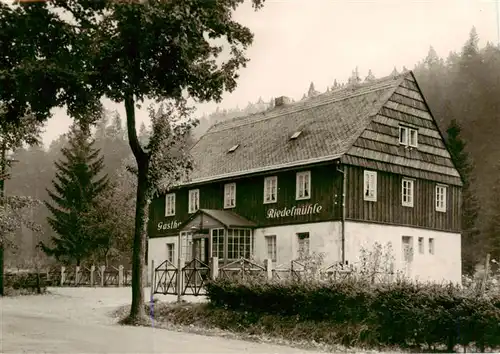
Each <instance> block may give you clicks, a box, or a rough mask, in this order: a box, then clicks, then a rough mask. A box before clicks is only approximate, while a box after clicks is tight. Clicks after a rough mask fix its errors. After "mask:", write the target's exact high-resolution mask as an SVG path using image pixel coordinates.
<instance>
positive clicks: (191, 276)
mask: <svg viewBox="0 0 500 354" xmlns="http://www.w3.org/2000/svg"><path fill="white" fill-rule="evenodd" d="M179 275H180V276H181V278H182V279H181V280H182V286H181V295H194V296H202V295H205V285H206V284H207V282H208V280H209V279H210V266H209V265H208V264H206V263H204V262H202V261H200V260H199V259H197V258H195V259H193V260H191V261H190V262H189V263H187V264H186V265H185V266H184V267H183V268H181V271H180V274H179V269H178V267H177V266H175V265H174V264H173V263H172V262H170V261H168V260H165V261H163V263H161V264H160V265H159V266H158V267H156V268H155V269H154V275H153V276H154V277H153V284H152V287H153V294H163V295H178V288H177V281H178V277H179Z"/></svg>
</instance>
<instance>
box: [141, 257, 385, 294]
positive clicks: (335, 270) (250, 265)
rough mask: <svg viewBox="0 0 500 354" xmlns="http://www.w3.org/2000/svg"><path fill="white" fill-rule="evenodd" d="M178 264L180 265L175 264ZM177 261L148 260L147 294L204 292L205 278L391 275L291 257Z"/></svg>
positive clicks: (377, 278)
mask: <svg viewBox="0 0 500 354" xmlns="http://www.w3.org/2000/svg"><path fill="white" fill-rule="evenodd" d="M178 264H182V265H184V266H183V267H180V268H179V267H178ZM178 264H177V265H176V264H174V263H172V262H169V261H163V262H162V263H161V264H160V265H159V266H157V267H155V264H154V261H153V262H152V263H151V274H150V275H151V279H150V282H151V284H153V286H151V296H153V295H154V294H163V295H167V294H170V295H177V296H179V297H180V296H182V295H194V296H199V295H205V289H204V287H205V285H206V282H207V280H209V279H217V278H222V279H228V280H237V279H250V278H252V279H259V278H260V279H268V280H275V281H284V280H294V281H304V280H312V279H315V280H320V281H332V280H333V281H335V280H339V281H340V280H346V279H350V278H351V279H354V278H356V279H360V278H363V279H365V280H368V281H370V282H372V283H374V282H385V281H391V280H393V278H394V274H392V273H391V274H389V273H381V272H375V271H372V272H370V271H368V270H356V269H355V267H353V266H348V265H342V264H339V263H335V264H332V265H330V266H328V267H322V268H319V267H318V268H317V269H314V268H311V267H309V266H308V265H307V264H306V262H302V261H300V260H292V261H291V262H290V263H288V264H284V265H278V266H273V263H272V262H271V260H268V259H266V260H265V261H264V264H258V263H256V262H254V261H252V260H249V259H245V258H240V259H238V260H234V261H231V262H229V263H226V264H223V265H220V266H219V260H218V258H217V257H212V258H211V260H210V262H209V264H206V263H203V262H201V261H200V260H198V259H194V260H192V261H190V262H189V263H187V264H186V263H185V262H184V261H183V260H179V261H178Z"/></svg>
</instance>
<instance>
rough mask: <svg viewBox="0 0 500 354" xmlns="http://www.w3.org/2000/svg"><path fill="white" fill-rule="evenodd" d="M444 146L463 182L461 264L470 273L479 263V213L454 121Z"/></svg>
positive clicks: (470, 165) (470, 169)
mask: <svg viewBox="0 0 500 354" xmlns="http://www.w3.org/2000/svg"><path fill="white" fill-rule="evenodd" d="M446 133H447V140H446V144H447V145H448V149H449V151H450V154H451V157H452V159H453V161H454V163H455V166H456V168H457V170H458V172H459V173H460V175H461V177H462V181H463V187H462V225H461V228H462V262H463V269H464V271H465V272H471V271H472V270H473V269H474V266H475V265H476V263H477V262H478V261H479V259H478V256H480V254H478V251H479V250H480V249H481V246H482V245H481V244H480V242H479V241H480V239H479V234H478V230H477V227H476V220H477V217H478V213H479V204H478V200H477V197H476V195H475V193H474V191H473V189H472V186H471V182H472V181H473V178H474V175H473V169H474V167H473V163H472V162H471V160H470V158H469V154H468V153H467V151H465V142H464V141H463V139H462V137H461V128H460V125H459V124H458V123H457V121H456V120H455V119H453V120H452V121H451V124H450V125H449V127H448V129H447V130H446Z"/></svg>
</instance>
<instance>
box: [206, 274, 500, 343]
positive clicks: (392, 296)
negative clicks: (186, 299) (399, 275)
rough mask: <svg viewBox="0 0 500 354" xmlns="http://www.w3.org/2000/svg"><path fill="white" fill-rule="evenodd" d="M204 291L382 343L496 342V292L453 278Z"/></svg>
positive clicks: (244, 284) (231, 304)
mask: <svg viewBox="0 0 500 354" xmlns="http://www.w3.org/2000/svg"><path fill="white" fill-rule="evenodd" d="M207 297H208V299H209V300H210V303H211V304H212V305H213V306H214V307H217V308H226V309H230V310H231V311H237V312H238V311H239V312H246V313H251V314H254V315H255V316H266V315H271V316H280V317H281V318H283V320H285V321H287V318H294V319H295V320H296V321H298V322H307V321H312V322H317V323H323V324H324V323H330V324H331V325H332V328H333V327H336V326H337V327H338V325H342V324H344V325H349V326H358V327H359V328H365V335H366V336H367V337H370V338H371V340H373V339H376V341H378V343H380V344H382V345H398V346H401V347H408V346H419V347H427V348H430V347H433V346H443V345H444V346H446V347H447V348H448V350H449V351H452V350H453V348H454V347H455V346H456V345H457V344H461V345H464V346H469V345H472V344H475V345H476V346H477V347H478V348H480V349H485V348H488V347H489V348H496V347H498V346H500V296H497V297H494V298H493V297H490V298H488V297H478V296H475V295H474V294H473V293H468V292H464V291H462V290H461V289H459V288H458V287H456V286H453V285H447V286H443V285H433V284H412V283H409V282H404V281H400V282H396V283H392V284H372V283H371V282H369V281H360V280H357V281H353V280H350V281H342V282H328V283H325V282H319V281H314V280H307V281H301V282H298V281H285V282H275V281H266V280H264V281H263V280H252V281H227V280H220V279H219V280H215V281H211V282H209V284H208V286H207Z"/></svg>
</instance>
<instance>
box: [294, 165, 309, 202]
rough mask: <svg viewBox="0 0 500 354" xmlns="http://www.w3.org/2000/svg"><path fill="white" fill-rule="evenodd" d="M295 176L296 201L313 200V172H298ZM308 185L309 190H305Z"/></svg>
mask: <svg viewBox="0 0 500 354" xmlns="http://www.w3.org/2000/svg"><path fill="white" fill-rule="evenodd" d="M295 176H296V177H295V200H307V199H311V171H303V172H297V174H296V175H295ZM306 185H307V187H308V188H305V186H306ZM306 190H307V192H308V193H307V194H308V195H307V196H306V195H305V192H306ZM301 192H302V193H301ZM301 194H302V195H301Z"/></svg>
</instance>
